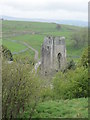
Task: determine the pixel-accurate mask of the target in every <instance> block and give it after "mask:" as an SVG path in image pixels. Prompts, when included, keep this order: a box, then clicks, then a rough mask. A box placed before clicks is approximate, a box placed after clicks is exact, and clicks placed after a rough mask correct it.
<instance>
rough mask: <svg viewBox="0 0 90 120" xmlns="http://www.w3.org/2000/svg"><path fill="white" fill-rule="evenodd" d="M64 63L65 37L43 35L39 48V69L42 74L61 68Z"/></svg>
mask: <svg viewBox="0 0 90 120" xmlns="http://www.w3.org/2000/svg"><path fill="white" fill-rule="evenodd" d="M65 65H66V46H65V37H52V36H49V37H45V38H44V43H43V44H42V50H41V71H42V73H43V74H44V75H48V74H50V73H53V72H57V71H58V70H61V69H63V68H64V67H65Z"/></svg>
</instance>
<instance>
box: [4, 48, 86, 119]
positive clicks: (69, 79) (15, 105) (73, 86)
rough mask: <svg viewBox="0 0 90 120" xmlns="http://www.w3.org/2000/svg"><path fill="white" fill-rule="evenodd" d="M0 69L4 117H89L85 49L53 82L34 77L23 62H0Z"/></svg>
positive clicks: (30, 65)
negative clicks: (1, 67)
mask: <svg viewBox="0 0 90 120" xmlns="http://www.w3.org/2000/svg"><path fill="white" fill-rule="evenodd" d="M3 54H5V53H3ZM2 70H3V71H2V73H3V74H2V78H3V118H8V119H9V118H53V117H55V118H62V117H63V118H67V117H68V118H87V117H88V108H87V106H88V99H87V97H88V54H87V49H86V50H85V51H84V53H83V55H82V57H81V59H80V61H79V63H78V65H77V66H75V67H73V66H71V67H70V66H69V67H67V68H66V69H65V70H64V71H62V72H58V73H57V74H56V75H55V76H54V78H52V79H51V78H49V79H45V78H41V77H40V76H39V74H36V75H35V74H34V72H32V70H33V65H32V64H30V63H28V62H27V61H26V60H25V61H24V63H23V62H21V60H20V61H17V62H13V63H11V64H8V62H7V61H3V69H2ZM50 79H51V80H52V82H51V83H49V82H48V80H50ZM47 83H48V85H47ZM51 84H52V87H51Z"/></svg>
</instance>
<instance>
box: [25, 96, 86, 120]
mask: <svg viewBox="0 0 90 120" xmlns="http://www.w3.org/2000/svg"><path fill="white" fill-rule="evenodd" d="M25 116H26V117H27V118H28V117H29V107H28V108H27V112H26V113H25ZM33 118H88V99H87V98H78V99H72V100H68V99H67V100H57V101H46V102H42V103H40V104H39V105H37V106H36V109H35V112H34V115H33Z"/></svg>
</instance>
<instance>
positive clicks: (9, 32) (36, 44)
mask: <svg viewBox="0 0 90 120" xmlns="http://www.w3.org/2000/svg"><path fill="white" fill-rule="evenodd" d="M60 26H61V27H60V29H59V30H58V29H57V24H55V23H40V22H24V21H3V31H2V32H3V44H4V45H5V46H7V47H8V49H10V50H11V52H17V51H20V50H24V49H26V46H24V45H22V44H18V43H17V42H16V43H15V42H13V40H16V41H24V42H27V43H28V44H30V45H31V46H32V47H33V48H35V49H36V50H38V52H39V57H40V50H41V44H42V43H43V40H44V37H45V36H47V35H53V36H65V38H66V48H67V56H71V58H73V59H77V58H78V57H80V55H81V53H82V51H83V49H84V48H83V47H82V48H80V49H74V48H73V46H72V44H73V41H72V40H71V35H72V34H73V33H74V32H76V31H79V30H81V29H83V28H82V27H76V26H71V25H60ZM22 54H23V53H22Z"/></svg>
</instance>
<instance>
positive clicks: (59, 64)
mask: <svg viewBox="0 0 90 120" xmlns="http://www.w3.org/2000/svg"><path fill="white" fill-rule="evenodd" d="M61 57H62V55H61V53H58V55H57V59H58V66H59V69H60V67H61Z"/></svg>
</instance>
